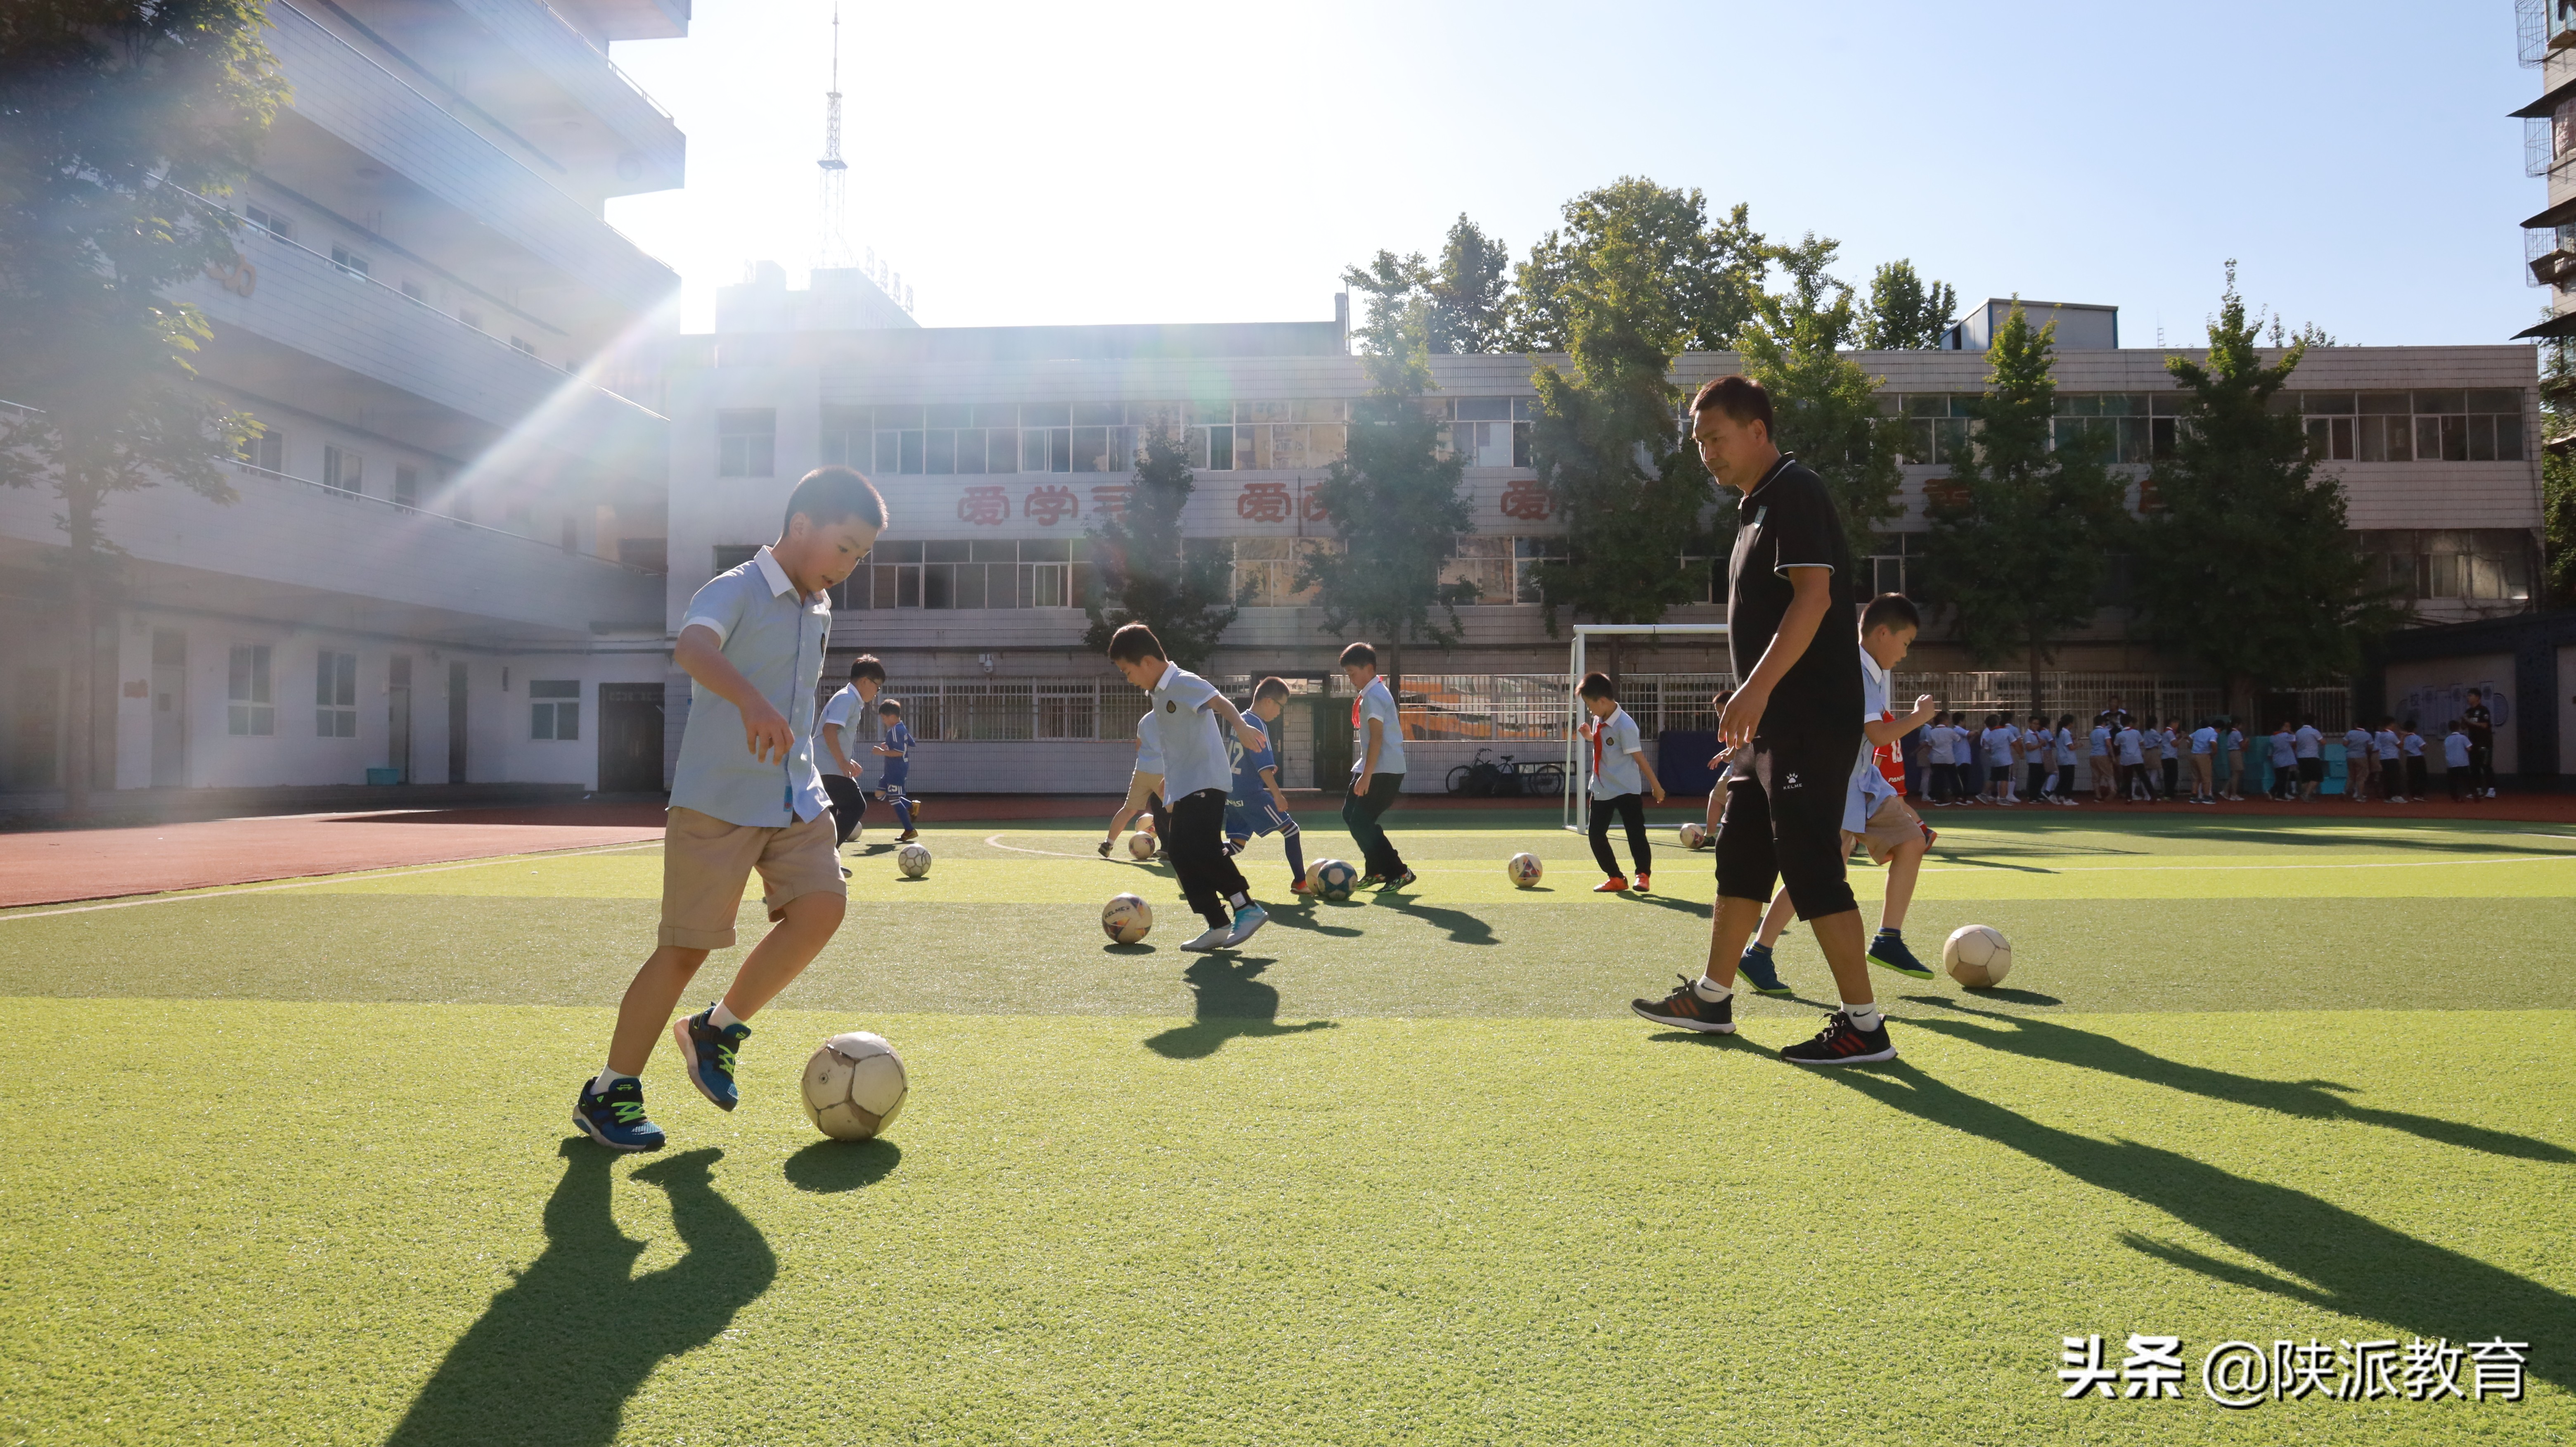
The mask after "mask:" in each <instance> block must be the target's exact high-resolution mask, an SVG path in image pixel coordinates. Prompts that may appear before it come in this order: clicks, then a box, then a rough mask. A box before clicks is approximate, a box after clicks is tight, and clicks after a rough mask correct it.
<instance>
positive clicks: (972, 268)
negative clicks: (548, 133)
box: [609, 0, 2546, 346]
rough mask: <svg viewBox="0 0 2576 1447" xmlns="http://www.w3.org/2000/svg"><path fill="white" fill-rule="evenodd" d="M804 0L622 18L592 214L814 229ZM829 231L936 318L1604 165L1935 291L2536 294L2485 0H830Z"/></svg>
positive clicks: (720, 4) (1231, 297)
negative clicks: (612, 121) (674, 164)
mask: <svg viewBox="0 0 2576 1447" xmlns="http://www.w3.org/2000/svg"><path fill="white" fill-rule="evenodd" d="M830 13H831V4H830V0H697V4H696V18H695V20H694V22H693V24H692V27H691V34H690V38H688V39H686V40H678V41H648V42H635V43H630V44H623V45H619V46H617V47H616V48H615V58H616V60H617V62H618V64H619V65H620V66H622V67H624V68H625V69H626V70H627V72H628V73H629V74H631V75H632V76H633V77H635V79H636V80H637V81H638V82H639V83H640V84H642V85H643V86H644V87H645V88H646V89H647V90H649V91H651V92H652V93H653V94H654V95H655V97H657V98H658V99H660V100H661V101H662V103H663V104H664V105H665V106H667V107H668V108H669V109H670V110H671V111H672V113H673V114H674V115H676V116H677V117H678V118H679V121H680V124H681V127H682V128H683V129H684V130H685V131H687V133H688V136H689V165H688V174H689V184H688V186H687V187H686V188H685V189H683V190H680V191H673V192H666V193H662V194H660V195H655V196H647V197H631V198H625V199H621V200H618V201H614V202H612V203H610V210H609V218H610V220H612V221H613V222H615V223H616V224H617V225H618V226H619V227H620V228H621V229H623V230H624V231H626V233H627V234H628V235H630V236H632V237H634V238H635V240H636V241H637V242H638V243H639V244H641V245H642V246H643V247H644V248H645V249H646V250H648V251H651V252H652V253H654V254H655V255H657V256H660V257H662V258H663V259H665V260H666V261H669V262H670V263H671V264H672V265H674V266H675V267H677V268H678V269H679V270H680V272H681V275H682V277H683V278H684V280H685V283H686V298H685V304H684V309H685V323H684V324H685V326H686V327H687V328H688V329H689V330H692V331H698V330H705V329H706V328H707V327H708V326H709V325H711V322H712V316H713V288H714V287H715V286H717V285H720V284H723V283H726V282H730V281H733V280H735V279H737V278H738V276H739V274H740V272H741V269H742V265H743V263H744V262H746V261H749V260H754V259H771V260H777V261H779V262H782V263H784V264H785V265H786V266H787V267H788V268H789V271H790V274H791V277H795V276H796V275H797V274H798V273H800V272H801V271H802V269H803V268H804V267H806V266H807V265H810V264H811V261H812V259H813V253H814V250H815V245H816V241H815V238H816V234H817V201H816V182H815V177H816V170H815V166H814V161H815V158H816V157H817V156H818V155H819V154H820V152H821V132H822V112H823V97H822V93H823V91H824V90H825V88H826V81H827V71H828V65H829V53H828V47H829V41H830V33H831V32H830V29H829V17H830ZM842 19H843V29H842V37H843V48H842V62H841V63H842V81H841V85H842V90H843V91H844V93H845V94H846V96H847V98H848V99H847V106H848V122H847V128H846V135H847V139H846V141H845V148H846V151H847V154H848V155H849V157H850V160H851V168H852V169H851V173H850V174H851V179H850V183H849V189H850V230H851V232H852V234H853V236H854V237H855V238H856V239H857V240H858V242H859V243H860V244H862V245H872V246H874V247H875V248H876V249H877V251H878V252H879V253H880V254H881V255H883V256H885V257H886V258H887V259H888V260H889V261H890V263H891V264H892V265H893V266H894V267H895V268H896V269H898V270H899V271H901V272H902V273H903V276H904V278H905V280H906V281H908V282H910V283H911V284H912V286H913V288H914V290H915V292H916V294H917V296H918V299H919V308H918V315H919V316H920V318H921V320H922V321H923V322H924V323H925V324H927V325H932V326H981V325H1004V324H1013V323H1043V322H1142V321H1218V320H1228V321H1233V320H1292V319H1302V318H1317V317H1327V316H1330V315H1331V314H1332V312H1331V308H1332V293H1333V292H1334V291H1336V290H1337V289H1339V287H1338V282H1337V280H1336V278H1337V277H1338V275H1339V272H1340V270H1341V268H1342V267H1343V266H1344V265H1346V264H1348V263H1351V262H1355V261H1359V260H1362V259H1363V258H1365V257H1366V256H1367V255H1369V254H1370V253H1371V252H1373V251H1375V250H1376V249H1377V248H1379V247H1381V246H1385V247H1393V248H1396V249H1399V250H1413V249H1422V250H1431V249H1433V248H1435V247H1436V246H1437V245H1438V243H1439V238H1440V234H1441V232H1442V231H1443V230H1444V229H1445V228H1446V226H1447V225H1448V223H1449V221H1450V220H1451V218H1453V217H1455V216H1456V215H1457V214H1458V213H1459V212H1461V211H1464V212H1466V213H1467V214H1468V215H1470V216H1472V217H1474V218H1475V219H1476V220H1477V221H1478V222H1479V223H1480V224H1481V225H1483V226H1484V227H1485V228H1486V230H1487V231H1488V232H1489V233H1491V234H1496V235H1499V236H1501V237H1502V238H1504V239H1505V240H1506V241H1508V242H1509V243H1510V244H1511V246H1512V248H1513V250H1514V251H1515V253H1525V252H1526V250H1527V248H1528V245H1529V243H1530V241H1531V240H1532V239H1533V238H1534V237H1535V236H1536V235H1538V234H1539V233H1540V232H1541V231H1543V230H1545V229H1546V228H1547V227H1548V226H1550V225H1551V224H1553V223H1554V221H1555V217H1556V212H1557V207H1558V206H1559V205H1560V204H1561V203H1562V202H1563V201H1564V200H1565V198H1567V197H1569V196H1571V195H1573V194H1575V193H1576V192H1579V191H1581V190H1583V189H1585V188H1587V187H1591V186H1595V185H1599V184H1601V183H1604V182H1606V181H1609V180H1612V179H1614V178H1616V177H1618V176H1620V175H1623V174H1638V175H1645V176H1650V177H1652V178H1654V179H1655V180H1656V181H1658V182H1661V183H1663V184H1665V185H1668V186H1696V187H1699V188H1701V189H1702V190H1704V191H1706V192H1707V193H1708V197H1709V200H1710V202H1711V203H1712V206H1713V207H1714V206H1717V205H1721V204H1728V203H1732V202H1735V201H1744V202H1748V203H1750V204H1751V206H1752V215H1753V221H1754V224H1755V225H1756V226H1757V227H1759V228H1761V229H1764V230H1766V231H1768V232H1770V233H1772V234H1774V235H1780V236H1795V235H1796V234H1798V233H1800V232H1804V231H1815V232H1819V233H1821V234H1823V235H1826V236H1831V237H1835V238H1838V239H1839V240H1840V241H1841V242H1842V243H1843V258H1844V264H1843V268H1842V272H1843V275H1844V276H1845V278H1846V279H1848V280H1854V281H1862V280H1865V279H1866V277H1867V276H1868V273H1869V270H1870V268H1872V267H1873V266H1875V265H1876V264H1877V263H1879V262H1881V261H1885V260H1890V259H1893V258H1896V257H1910V258H1912V259H1913V261H1914V262H1915V264H1916V265H1917V266H1918V267H1920V268H1922V269H1923V270H1924V271H1925V272H1926V273H1927V274H1929V275H1931V276H1933V277H1937V278H1939V279H1941V280H1945V281H1948V282H1950V283H1951V284H1953V285H1955V286H1956V287H1957V288H1958V289H1959V292H1960V295H1961V296H1962V298H1963V299H1965V300H1968V301H1973V300H1975V299H1977V298H1981V297H1984V296H1987V295H1998V296H2001V295H2009V294H2013V293H2019V294H2020V295H2023V296H2026V297H2032V298H2039V299H2047V300H2055V301H2085V302H2108V303H2113V304H2116V305H2118V306H2119V307H2120V309H2121V318H2120V320H2121V340H2122V341H2123V342H2124V343H2125V344H2127V345H2132V346H2145V345H2153V344H2154V343H2155V342H2156V339H2157V328H2158V326H2159V325H2161V326H2162V328H2163V333H2164V338H2165V340H2166V341H2167V342H2169V343H2171V344H2173V345H2178V346H2179V345H2185V344H2189V343H2193V342H2196V341H2197V340H2198V339H2199V337H2200V335H2201V328H2202V326H2203V324H2204V320H2205V318H2206V317H2207V316H2208V315H2209V313H2210V312H2211V310H2212V309H2213V308H2214V306H2215V304H2216V299H2217V296H2218V291H2219V287H2220V284H2221V266H2222V263H2223V262H2224V261H2225V260H2226V258H2228V257H2230V256H2233V257H2235V258H2237V259H2238V262H2239V268H2240V270H2239V275H2240V280H2241V284H2242V287H2243V289H2244V292H2245V294H2246V297H2247V299H2248V300H2249V302H2252V303H2254V304H2256V305H2260V306H2268V307H2270V308H2272V309H2274V310H2276V311H2278V312H2279V313H2281V314H2283V315H2285V316H2286V317H2287V318H2288V319H2289V320H2290V321H2291V322H2292V323H2293V324H2296V323H2299V322H2303V321H2314V322H2316V323H2318V324H2319V325H2321V326H2323V327H2324V328H2325V329H2326V330H2328V331H2329V332H2332V333H2334V334H2335V335H2336V336H2337V337H2338V338H2339V339H2340V340H2342V341H2345V342H2348V343H2358V344H2370V345H2395V344H2406V343H2473V342H2495V341H2502V340H2504V339H2505V338H2507V337H2509V336H2510V335H2511V334H2512V333H2513V332H2515V331H2517V330H2520V329H2521V328H2522V327H2523V326H2525V325H2527V324H2528V323H2529V322H2530V321H2531V320H2532V319H2534V318H2535V317H2536V316H2537V314H2538V310H2539V308H2540V307H2541V305H2542V302H2543V297H2544V293H2542V292H2540V291H2538V290H2535V289H2532V288H2529V287H2526V286H2525V285H2524V284H2523V273H2522V267H2521V261H2522V251H2521V234H2520V232H2519V230H2518V229H2517V227H2516V225H2515V223H2516V222H2518V221H2519V220H2521V219H2522V218H2523V217H2524V216H2526V215H2529V214H2530V213H2531V212H2534V211H2537V210H2539V209H2540V207H2541V206H2542V204H2543V203H2544V202H2545V200H2546V197H2545V195H2544V192H2543V187H2542V183H2541V182H2540V181H2538V180H2534V179H2530V178H2526V177H2525V176H2524V175H2523V174H2522V131H2521V126H2522V123H2521V122H2520V121H2517V120H2512V119H2509V118H2508V117H2507V116H2506V114H2505V113H2506V112H2507V111H2509V110H2512V109H2513V108H2514V107H2516V106H2518V105H2520V104H2522V103H2523V102H2525V101H2527V100H2529V99H2531V98H2533V97H2534V96H2536V95H2538V94H2539V91H2540V73H2539V72H2538V71H2537V70H2532V69H2525V68H2524V67H2522V66H2521V65H2519V64H2518V63H2517V61H2516V58H2515V53H2514V48H2515V43H2514V22H2513V6H2512V4H2511V3H2510V0H2475V3H2469V4H2451V5H2440V6H2427V5H2422V4H2415V5H2399V4H2393V3H2392V4H2374V3H2361V4H2355V3H2344V4H2325V3H2279V0H2238V3H2234V4H2202V3H2168V4H2162V5H2152V6H2114V5H2101V4H2090V5H2079V4H2059V5H2046V6H2042V5H2027V4H2018V3H1981V4H1958V5H1915V6H1907V5H1896V4H1883V3H1868V0H1836V3H1831V4H1823V5H1817V4H1804V5H1745V4H1735V3H1708V0H1702V3H1698V4H1600V3H1593V4H1582V5H1573V4H1562V3H1560V4H1554V5H1535V4H1522V3H1516V0H1487V3H1482V4H1475V5H1468V4H1453V3H1421V4H1386V3H1382V4H1375V5H1371V4H1342V3H1310V4H1303V5H1297V6H1291V7H1251V6H1236V5H1208V4H1203V3H1202V4H1180V3H1137V4H1127V5H1114V4H1104V5H1097V6H1073V5H1065V4H1061V3H1056V4H1037V5H1020V4H1015V3H1008V0H997V3H987V4H982V5H975V6H959V5H909V6H894V5H886V4H881V3H880V4H862V3H855V0H854V3H851V4H849V5H848V6H846V8H845V9H844V10H843V15H842Z"/></svg>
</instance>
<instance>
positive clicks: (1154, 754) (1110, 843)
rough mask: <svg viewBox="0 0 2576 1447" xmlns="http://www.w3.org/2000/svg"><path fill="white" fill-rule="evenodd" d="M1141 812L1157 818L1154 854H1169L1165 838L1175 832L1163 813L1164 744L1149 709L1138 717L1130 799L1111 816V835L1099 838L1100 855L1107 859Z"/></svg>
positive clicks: (1158, 856)
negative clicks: (1166, 849) (1119, 837)
mask: <svg viewBox="0 0 2576 1447" xmlns="http://www.w3.org/2000/svg"><path fill="white" fill-rule="evenodd" d="M1139 814H1150V815H1152V816H1153V819H1154V857H1155V858H1157V859H1161V858H1164V857H1166V854H1165V850H1164V848H1163V841H1164V839H1165V838H1167V837H1169V836H1170V834H1171V832H1172V821H1171V816H1170V815H1168V814H1166V813H1164V812H1163V745H1162V736H1161V735H1160V734H1159V733H1157V732H1156V731H1155V725H1154V715H1153V714H1151V713H1150V712H1149V713H1147V714H1146V715H1145V716H1144V717H1143V718H1140V719H1138V720H1136V764H1135V768H1134V769H1133V770H1132V771H1131V772H1130V773H1129V774H1128V776H1127V801H1126V802H1125V803H1123V804H1120V805H1119V806H1118V812H1117V813H1115V814H1112V815H1110V816H1109V837H1107V838H1105V839H1103V840H1101V841H1100V857H1101V858H1103V859H1107V858H1108V857H1109V851H1110V850H1111V849H1113V848H1115V847H1116V846H1117V843H1118V836H1119V835H1121V834H1123V833H1125V832H1127V826H1128V825H1129V824H1131V823H1134V822H1135V819H1136V816H1137V815H1139Z"/></svg>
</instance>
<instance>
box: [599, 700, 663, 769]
mask: <svg viewBox="0 0 2576 1447" xmlns="http://www.w3.org/2000/svg"><path fill="white" fill-rule="evenodd" d="M599 792H601V793H603V794H658V793H660V792H662V685H660V684H658V683H603V684H601V685H600V686H599Z"/></svg>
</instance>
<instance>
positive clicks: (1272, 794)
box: [1225, 678, 1314, 894]
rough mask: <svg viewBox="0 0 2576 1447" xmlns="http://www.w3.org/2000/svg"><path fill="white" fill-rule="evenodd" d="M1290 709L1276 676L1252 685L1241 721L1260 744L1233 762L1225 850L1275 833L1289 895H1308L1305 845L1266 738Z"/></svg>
mask: <svg viewBox="0 0 2576 1447" xmlns="http://www.w3.org/2000/svg"><path fill="white" fill-rule="evenodd" d="M1287 707H1288V685H1287V684H1286V683H1284V682H1282V681H1280V680H1279V679H1276V678H1265V679H1263V680H1261V682H1259V683H1257V684H1255V685H1253V689H1252V712H1251V713H1249V714H1247V715H1245V720H1246V721H1247V722H1249V723H1250V724H1251V725H1252V726H1253V727H1254V728H1257V729H1259V730H1261V736H1262V739H1263V743H1262V745H1261V747H1260V748H1257V749H1249V748H1248V749H1245V750H1243V751H1242V752H1241V753H1240V754H1239V755H1237V756H1236V758H1235V761H1234V791H1233V792H1232V793H1230V794H1228V795H1227V796H1226V800H1225V852H1226V853H1227V854H1229V855H1232V854H1241V853H1242V852H1243V846H1245V845H1246V844H1249V843H1251V842H1252V836H1254V835H1255V834H1277V835H1278V836H1279V842H1280V843H1281V844H1283V845H1285V846H1286V847H1287V850H1288V890H1289V892H1290V893H1292V894H1311V893H1313V892H1314V886H1313V885H1310V884H1308V883H1307V882H1306V846H1305V844H1304V843H1303V842H1302V841H1300V840H1299V838H1298V837H1297V820H1296V817H1295V816H1294V815H1292V814H1290V813H1289V812H1288V796H1287V795H1286V794H1283V793H1281V792H1280V791H1279V754H1278V751H1277V750H1276V749H1274V748H1272V747H1271V745H1270V744H1269V742H1268V740H1269V738H1270V731H1271V730H1272V729H1273V728H1275V727H1277V726H1278V723H1279V715H1280V714H1281V713H1283V712H1285V711H1286V710H1287Z"/></svg>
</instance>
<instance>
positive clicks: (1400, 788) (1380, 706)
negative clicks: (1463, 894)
mask: <svg viewBox="0 0 2576 1447" xmlns="http://www.w3.org/2000/svg"><path fill="white" fill-rule="evenodd" d="M1342 674H1343V676H1344V677H1346V678H1348V679H1350V681H1351V687H1353V688H1355V689H1358V690H1359V697H1357V698H1355V699H1352V700H1351V729H1352V732H1353V734H1354V735H1355V737H1354V738H1353V739H1352V746H1351V789H1350V792H1349V793H1348V794H1347V795H1345V796H1343V799H1342V826H1343V827H1344V828H1346V829H1348V830H1350V831H1351V839H1352V841H1353V842H1354V843H1356V844H1358V845H1359V847H1360V883H1361V884H1363V885H1375V886H1376V887H1377V888H1379V889H1380V890H1390V889H1406V888H1410V887H1411V886H1412V884H1413V871H1412V870H1410V869H1408V868H1406V867H1405V863H1404V856H1402V855H1400V854H1398V853H1396V852H1395V842H1394V841H1393V840H1391V839H1389V838H1387V837H1386V830H1385V829H1384V828H1382V827H1380V826H1379V824H1378V822H1377V821H1378V820H1379V818H1380V817H1382V816H1383V815H1384V814H1385V813H1386V811H1387V810H1389V809H1391V808H1393V807H1394V806H1395V800H1396V796H1397V795H1399V794H1401V793H1403V792H1404V719H1403V717H1402V715H1401V714H1399V713H1398V712H1397V710H1396V706H1395V695H1394V694H1392V693H1390V692H1388V691H1387V687H1386V680H1385V679H1384V678H1382V677H1380V676H1379V675H1378V671H1377V650H1376V649H1375V648H1372V647H1370V646H1369V645H1368V644H1365V643H1354V644H1352V645H1351V646H1350V647H1348V648H1345V649H1343V650H1342Z"/></svg>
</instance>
